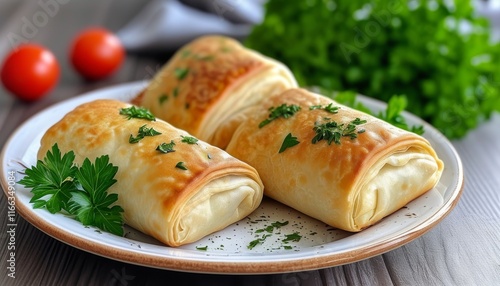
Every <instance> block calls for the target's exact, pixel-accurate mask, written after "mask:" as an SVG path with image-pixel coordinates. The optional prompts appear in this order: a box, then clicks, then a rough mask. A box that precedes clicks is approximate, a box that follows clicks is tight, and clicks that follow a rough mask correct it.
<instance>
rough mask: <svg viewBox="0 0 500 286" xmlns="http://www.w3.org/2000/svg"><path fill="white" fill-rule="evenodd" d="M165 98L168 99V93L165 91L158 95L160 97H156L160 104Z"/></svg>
mask: <svg viewBox="0 0 500 286" xmlns="http://www.w3.org/2000/svg"><path fill="white" fill-rule="evenodd" d="M167 100H168V94H165V93H163V94H162V95H160V97H159V98H158V102H159V103H160V105H162V104H163V103H164V102H165V101H167Z"/></svg>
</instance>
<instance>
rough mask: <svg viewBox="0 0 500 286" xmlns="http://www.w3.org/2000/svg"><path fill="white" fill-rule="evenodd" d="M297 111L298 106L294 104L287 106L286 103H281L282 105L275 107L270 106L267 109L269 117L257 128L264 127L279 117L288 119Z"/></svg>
mask: <svg viewBox="0 0 500 286" xmlns="http://www.w3.org/2000/svg"><path fill="white" fill-rule="evenodd" d="M299 110H300V106H298V105H295V104H291V105H287V104H286V103H283V104H282V105H280V106H277V107H275V106H272V107H270V108H269V117H268V118H267V119H265V120H264V121H262V122H261V123H260V124H259V128H262V127H264V126H266V125H267V124H269V123H271V121H273V120H275V119H278V118H280V117H283V118H290V117H292V116H293V115H294V114H295V113H297V112H298V111H299Z"/></svg>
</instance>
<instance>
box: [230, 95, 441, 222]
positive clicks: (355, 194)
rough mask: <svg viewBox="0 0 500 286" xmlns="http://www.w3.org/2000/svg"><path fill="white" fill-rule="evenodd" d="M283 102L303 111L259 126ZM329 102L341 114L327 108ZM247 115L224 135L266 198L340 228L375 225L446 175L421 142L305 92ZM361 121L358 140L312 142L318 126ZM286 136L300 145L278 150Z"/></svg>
mask: <svg viewBox="0 0 500 286" xmlns="http://www.w3.org/2000/svg"><path fill="white" fill-rule="evenodd" d="M282 104H286V105H288V106H292V105H296V106H299V107H300V110H299V111H298V112H296V113H295V114H294V115H292V116H291V117H289V118H284V117H279V118H277V119H275V120H272V121H271V122H270V123H268V124H267V125H264V126H262V127H259V124H260V123H261V122H263V121H264V120H266V119H268V118H269V115H270V110H269V109H270V108H275V107H278V106H280V105H282ZM330 104H331V105H330ZM329 105H330V107H338V108H339V109H338V112H337V113H332V112H329V111H327V110H326V109H327V108H325V107H327V106H329ZM247 115H248V116H247V119H246V120H244V121H242V123H241V124H240V125H239V126H238V128H237V129H236V131H235V132H234V134H226V136H228V137H231V138H232V139H231V141H230V143H229V145H228V147H227V149H226V151H227V152H228V153H230V154H231V155H233V156H235V157H237V158H239V159H241V160H243V161H245V162H247V163H249V164H250V165H252V166H253V167H255V168H256V169H257V171H258V172H259V173H260V176H261V178H262V180H263V182H264V186H265V189H264V194H265V195H267V196H269V197H271V198H273V199H276V200H277V201H280V202H282V203H284V204H286V205H288V206H290V207H292V208H294V209H296V210H299V211H301V212H303V213H304V214H307V215H309V216H311V217H314V218H316V219H318V220H321V221H323V222H325V223H326V224H328V225H331V226H333V227H336V228H339V229H343V230H346V231H352V232H356V231H360V230H362V229H364V228H367V227H369V226H370V225H373V224H375V223H377V222H378V221H380V220H381V219H382V218H384V217H385V216H387V215H389V214H391V213H393V212H395V211H396V210H398V209H400V208H402V207H403V206H404V205H406V204H407V203H408V202H410V201H412V200H413V199H415V198H417V197H418V196H420V195H422V194H423V193H425V192H426V191H428V190H430V189H431V188H433V187H434V186H435V184H436V183H437V182H438V181H439V178H440V176H441V174H442V171H443V167H444V166H443V162H442V161H441V160H440V159H439V158H438V157H437V155H436V153H435V151H434V149H433V148H432V146H431V145H430V143H429V142H428V141H427V140H426V139H425V138H424V137H422V136H419V135H417V134H414V133H412V132H408V131H405V130H402V129H399V128H397V127H394V126H393V125H391V124H389V123H387V122H385V121H382V120H379V119H377V118H375V117H373V116H371V115H368V114H365V113H363V112H360V111H358V110H354V109H351V108H349V107H347V106H344V105H341V104H338V103H336V102H335V101H333V100H331V99H329V98H326V97H324V96H322V95H319V94H315V93H312V92H309V91H307V90H305V89H290V90H288V91H285V92H284V93H282V94H280V95H278V96H273V97H271V98H268V99H267V100H265V101H264V103H263V104H262V105H261V106H255V107H254V108H253V109H252V112H249V113H247ZM356 118H359V120H360V121H363V120H366V123H362V124H358V125H356V126H355V129H354V131H353V133H354V134H355V136H354V138H350V137H349V136H341V137H340V140H339V141H340V142H339V143H340V144H336V143H335V142H331V144H328V141H327V140H319V141H318V140H316V141H317V142H315V143H313V138H315V136H317V134H318V133H317V132H316V131H315V129H314V127H315V126H316V125H318V124H321V123H323V122H333V121H335V122H336V123H338V124H339V125H341V124H344V125H343V126H347V125H349V123H352V122H353V121H354V122H355V121H356V120H357V119H356ZM363 131H364V132H363ZM287 135H289V136H292V137H295V138H296V141H298V142H299V143H298V144H296V145H294V146H291V147H288V148H286V149H285V150H284V151H283V152H281V153H280V152H279V150H280V149H281V148H282V145H283V142H284V141H285V138H286V137H287Z"/></svg>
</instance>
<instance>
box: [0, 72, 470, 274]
mask: <svg viewBox="0 0 500 286" xmlns="http://www.w3.org/2000/svg"><path fill="white" fill-rule="evenodd" d="M146 83H147V81H144V80H143V81H133V82H128V83H121V84H116V85H112V86H108V87H105V88H99V89H95V90H91V91H88V92H85V93H83V94H81V95H79V96H75V97H73V98H69V99H66V100H63V101H60V102H58V103H55V104H53V105H50V106H48V107H46V108H44V109H42V110H40V111H38V112H37V113H36V114H33V115H32V116H30V117H29V118H28V119H26V120H25V121H24V122H23V123H22V124H21V125H20V126H18V127H17V128H16V129H15V130H14V131H13V132H12V133H11V135H10V136H9V137H8V139H7V141H6V142H5V145H4V146H3V149H2V152H1V153H0V162H1V164H0V171H1V172H2V175H1V176H0V183H1V185H2V189H3V190H4V194H5V195H6V196H9V194H8V182H7V180H6V178H5V174H7V172H8V170H5V169H4V162H6V161H5V160H6V159H7V158H6V156H7V150H8V149H9V146H11V144H13V142H12V141H13V140H14V139H15V138H16V137H18V136H19V135H20V132H21V131H22V130H23V129H25V128H26V126H27V125H28V124H29V123H30V122H33V121H34V120H35V119H36V118H37V117H39V116H42V115H43V114H44V113H47V112H48V111H50V110H53V109H57V108H58V107H60V106H64V105H68V104H71V103H77V102H78V101H80V100H86V99H87V98H88V97H91V96H95V95H97V94H100V93H109V92H112V91H114V90H119V89H132V88H139V85H142V86H144V85H145V84H146ZM359 96H360V98H361V101H362V102H365V101H367V102H370V103H371V104H373V105H376V106H378V107H383V106H384V105H385V103H384V102H382V101H379V100H377V99H373V98H369V97H366V96H363V95H359ZM403 115H404V117H412V118H413V119H414V120H418V121H422V122H423V123H424V124H425V129H426V130H427V129H431V130H432V132H434V133H436V134H437V135H440V136H441V138H440V140H441V141H440V143H441V144H444V147H446V148H447V149H448V151H450V152H451V154H452V155H453V159H455V160H456V164H457V167H458V170H457V181H456V185H455V186H453V193H452V195H451V196H450V198H449V199H448V200H447V201H445V202H444V203H443V204H442V205H441V206H439V208H438V209H437V211H436V212H435V213H434V214H432V215H431V216H430V217H429V218H427V219H426V220H424V221H422V222H420V223H419V224H418V225H416V226H415V227H413V228H411V229H410V230H409V231H407V232H403V233H400V234H397V235H395V236H392V237H390V238H387V239H386V240H383V241H378V242H376V243H372V244H371V245H368V246H366V247H364V248H358V249H355V250H344V251H340V252H336V253H333V254H329V253H319V254H317V255H314V256H311V257H305V258H304V257H302V258H300V259H293V258H287V257H285V259H278V260H275V259H271V260H269V261H266V260H261V261H254V260H252V261H217V260H208V259H206V260H205V259H204V260H199V259H193V258H183V257H164V256H160V255H155V254H152V253H138V252H136V251H130V250H127V249H123V248H121V247H119V246H110V245H109V244H106V243H98V242H93V241H90V240H86V239H84V238H81V237H78V236H77V235H75V234H72V233H71V232H69V231H66V230H64V229H61V228H58V227H56V226H53V225H51V224H50V223H49V222H48V221H46V220H44V219H43V218H42V217H39V216H37V215H36V214H35V212H34V210H33V208H31V207H30V206H29V205H24V204H21V203H19V204H17V203H16V212H17V213H18V214H20V215H21V216H22V217H23V218H24V219H25V220H26V221H28V222H29V223H30V224H32V225H33V226H35V227H36V228H38V229H39V230H41V231H42V232H44V233H45V234H47V235H48V236H50V237H52V238H54V239H56V240H58V241H60V242H62V243H65V244H67V245H70V246H72V247H75V248H77V249H80V250H83V251H86V252H89V253H93V254H95V255H98V256H101V257H105V258H110V259H114V260H117V261H122V262H126V263H130V264H135V265H140V266H147V267H152V268H158V269H165V270H174V271H182V272H190V273H208V274H276V273H287V272H297V271H308V270H316V269H322V268H327V267H333V266H340V265H345V264H349V263H353V262H358V261H361V260H365V259H368V258H371V257H374V256H377V255H380V254H383V253H385V252H388V251H390V250H393V249H395V248H398V247H401V246H403V245H405V244H407V243H409V242H411V241H413V240H415V239H416V238H418V237H420V236H422V235H423V234H425V233H426V232H428V231H430V230H431V229H433V228H434V227H435V226H436V225H437V224H438V223H440V222H441V221H442V220H443V219H444V218H445V217H447V216H448V214H449V213H450V212H451V211H452V210H453V209H454V208H455V206H456V205H457V203H458V201H459V199H460V197H461V195H462V192H463V187H464V176H463V165H462V161H461V159H460V157H459V155H458V153H457V151H456V149H455V148H454V146H453V145H452V144H451V142H450V141H449V140H448V139H447V138H446V137H445V136H444V135H442V133H441V132H439V131H438V130H437V129H436V128H434V127H433V126H432V125H430V124H428V123H426V122H425V121H423V120H422V119H421V118H419V117H417V116H416V115H413V114H411V113H409V112H407V111H405V112H404V113H403ZM16 185H18V184H16ZM16 196H17V194H16ZM16 201H17V198H16ZM165 247H168V246H165ZM207 257H210V256H207Z"/></svg>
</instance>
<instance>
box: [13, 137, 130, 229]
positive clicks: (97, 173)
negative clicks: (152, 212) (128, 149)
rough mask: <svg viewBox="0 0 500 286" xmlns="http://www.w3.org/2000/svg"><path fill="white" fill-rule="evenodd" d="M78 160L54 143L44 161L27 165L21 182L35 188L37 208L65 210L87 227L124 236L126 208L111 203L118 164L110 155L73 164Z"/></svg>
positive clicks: (33, 201)
mask: <svg viewBox="0 0 500 286" xmlns="http://www.w3.org/2000/svg"><path fill="white" fill-rule="evenodd" d="M74 159H75V155H74V152H73V151H69V152H68V153H65V154H64V155H61V151H60V150H59V147H58V145H57V144H54V145H53V146H52V149H51V150H49V151H47V154H46V156H45V158H44V159H43V160H39V161H38V162H37V164H36V166H33V167H32V168H26V170H25V174H26V176H25V177H24V178H23V179H21V180H20V181H19V184H22V185H24V186H25V187H27V188H31V193H33V197H32V198H31V200H30V203H32V204H33V208H43V207H45V208H46V209H47V210H48V211H49V212H51V213H57V212H61V211H62V210H64V211H65V212H67V213H68V214H70V215H71V216H73V217H74V218H75V219H76V220H78V221H80V222H81V223H82V224H83V225H84V226H95V227H97V228H99V229H101V230H104V231H108V232H111V233H113V234H116V235H120V236H123V218H122V215H121V213H122V212H123V209H122V208H121V207H120V206H118V205H114V206H111V205H112V204H114V203H115V202H116V201H117V200H118V195H117V194H108V193H107V190H108V188H109V187H111V186H112V185H113V184H114V183H116V180H115V179H114V176H115V175H116V172H117V171H118V167H116V166H113V165H112V164H111V163H109V157H108V156H107V155H104V156H101V157H99V158H96V159H95V163H94V164H92V163H91V162H90V160H89V159H88V158H86V159H85V160H84V161H83V164H82V166H81V167H77V166H76V165H75V164H74V163H73V161H74Z"/></svg>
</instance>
